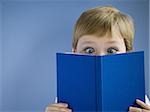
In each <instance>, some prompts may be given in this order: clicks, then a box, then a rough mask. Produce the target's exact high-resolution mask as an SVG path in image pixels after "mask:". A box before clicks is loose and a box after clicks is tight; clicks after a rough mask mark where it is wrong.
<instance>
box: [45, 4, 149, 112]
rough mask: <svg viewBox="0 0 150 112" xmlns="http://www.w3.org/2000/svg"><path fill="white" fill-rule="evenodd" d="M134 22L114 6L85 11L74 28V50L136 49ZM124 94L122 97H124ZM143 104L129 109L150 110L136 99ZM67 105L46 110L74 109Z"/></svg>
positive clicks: (111, 51)
mask: <svg viewBox="0 0 150 112" xmlns="http://www.w3.org/2000/svg"><path fill="white" fill-rule="evenodd" d="M133 38H134V23H133V20H132V18H131V17H130V16H128V15H125V14H123V13H122V12H120V11H119V10H118V9H116V8H114V7H112V6H104V7H97V8H93V9H90V10H87V11H85V12H84V13H82V15H81V16H80V17H79V19H78V21H77V23H76V25H75V29H74V38H73V44H72V45H73V46H72V52H74V53H82V54H91V55H108V54H118V53H126V52H130V51H132V49H133ZM122 97H123V96H122ZM136 103H137V104H138V105H139V106H140V107H141V108H137V107H129V112H150V105H148V104H146V103H144V102H142V101H140V100H138V99H137V100H136ZM67 107H68V104H65V103H55V104H52V105H50V106H48V107H47V108H46V112H71V109H69V108H67Z"/></svg>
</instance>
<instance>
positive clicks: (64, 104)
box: [50, 103, 68, 107]
mask: <svg viewBox="0 0 150 112" xmlns="http://www.w3.org/2000/svg"><path fill="white" fill-rule="evenodd" d="M50 106H57V107H68V104H67V103H54V104H51V105H50Z"/></svg>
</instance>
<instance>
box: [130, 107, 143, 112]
mask: <svg viewBox="0 0 150 112" xmlns="http://www.w3.org/2000/svg"><path fill="white" fill-rule="evenodd" d="M129 112H142V109H140V108H137V107H129Z"/></svg>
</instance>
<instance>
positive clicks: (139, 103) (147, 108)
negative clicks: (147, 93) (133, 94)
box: [136, 99, 150, 110]
mask: <svg viewBox="0 0 150 112" xmlns="http://www.w3.org/2000/svg"><path fill="white" fill-rule="evenodd" d="M136 103H137V104H138V105H140V106H141V107H142V108H143V109H146V110H150V106H149V105H147V104H146V103H144V102H143V101H141V100H139V99H137V100H136Z"/></svg>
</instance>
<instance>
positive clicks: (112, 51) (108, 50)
mask: <svg viewBox="0 0 150 112" xmlns="http://www.w3.org/2000/svg"><path fill="white" fill-rule="evenodd" d="M118 51H119V50H118V49H117V48H113V47H110V48H108V49H107V53H108V54H116V53H117V52H118Z"/></svg>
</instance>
